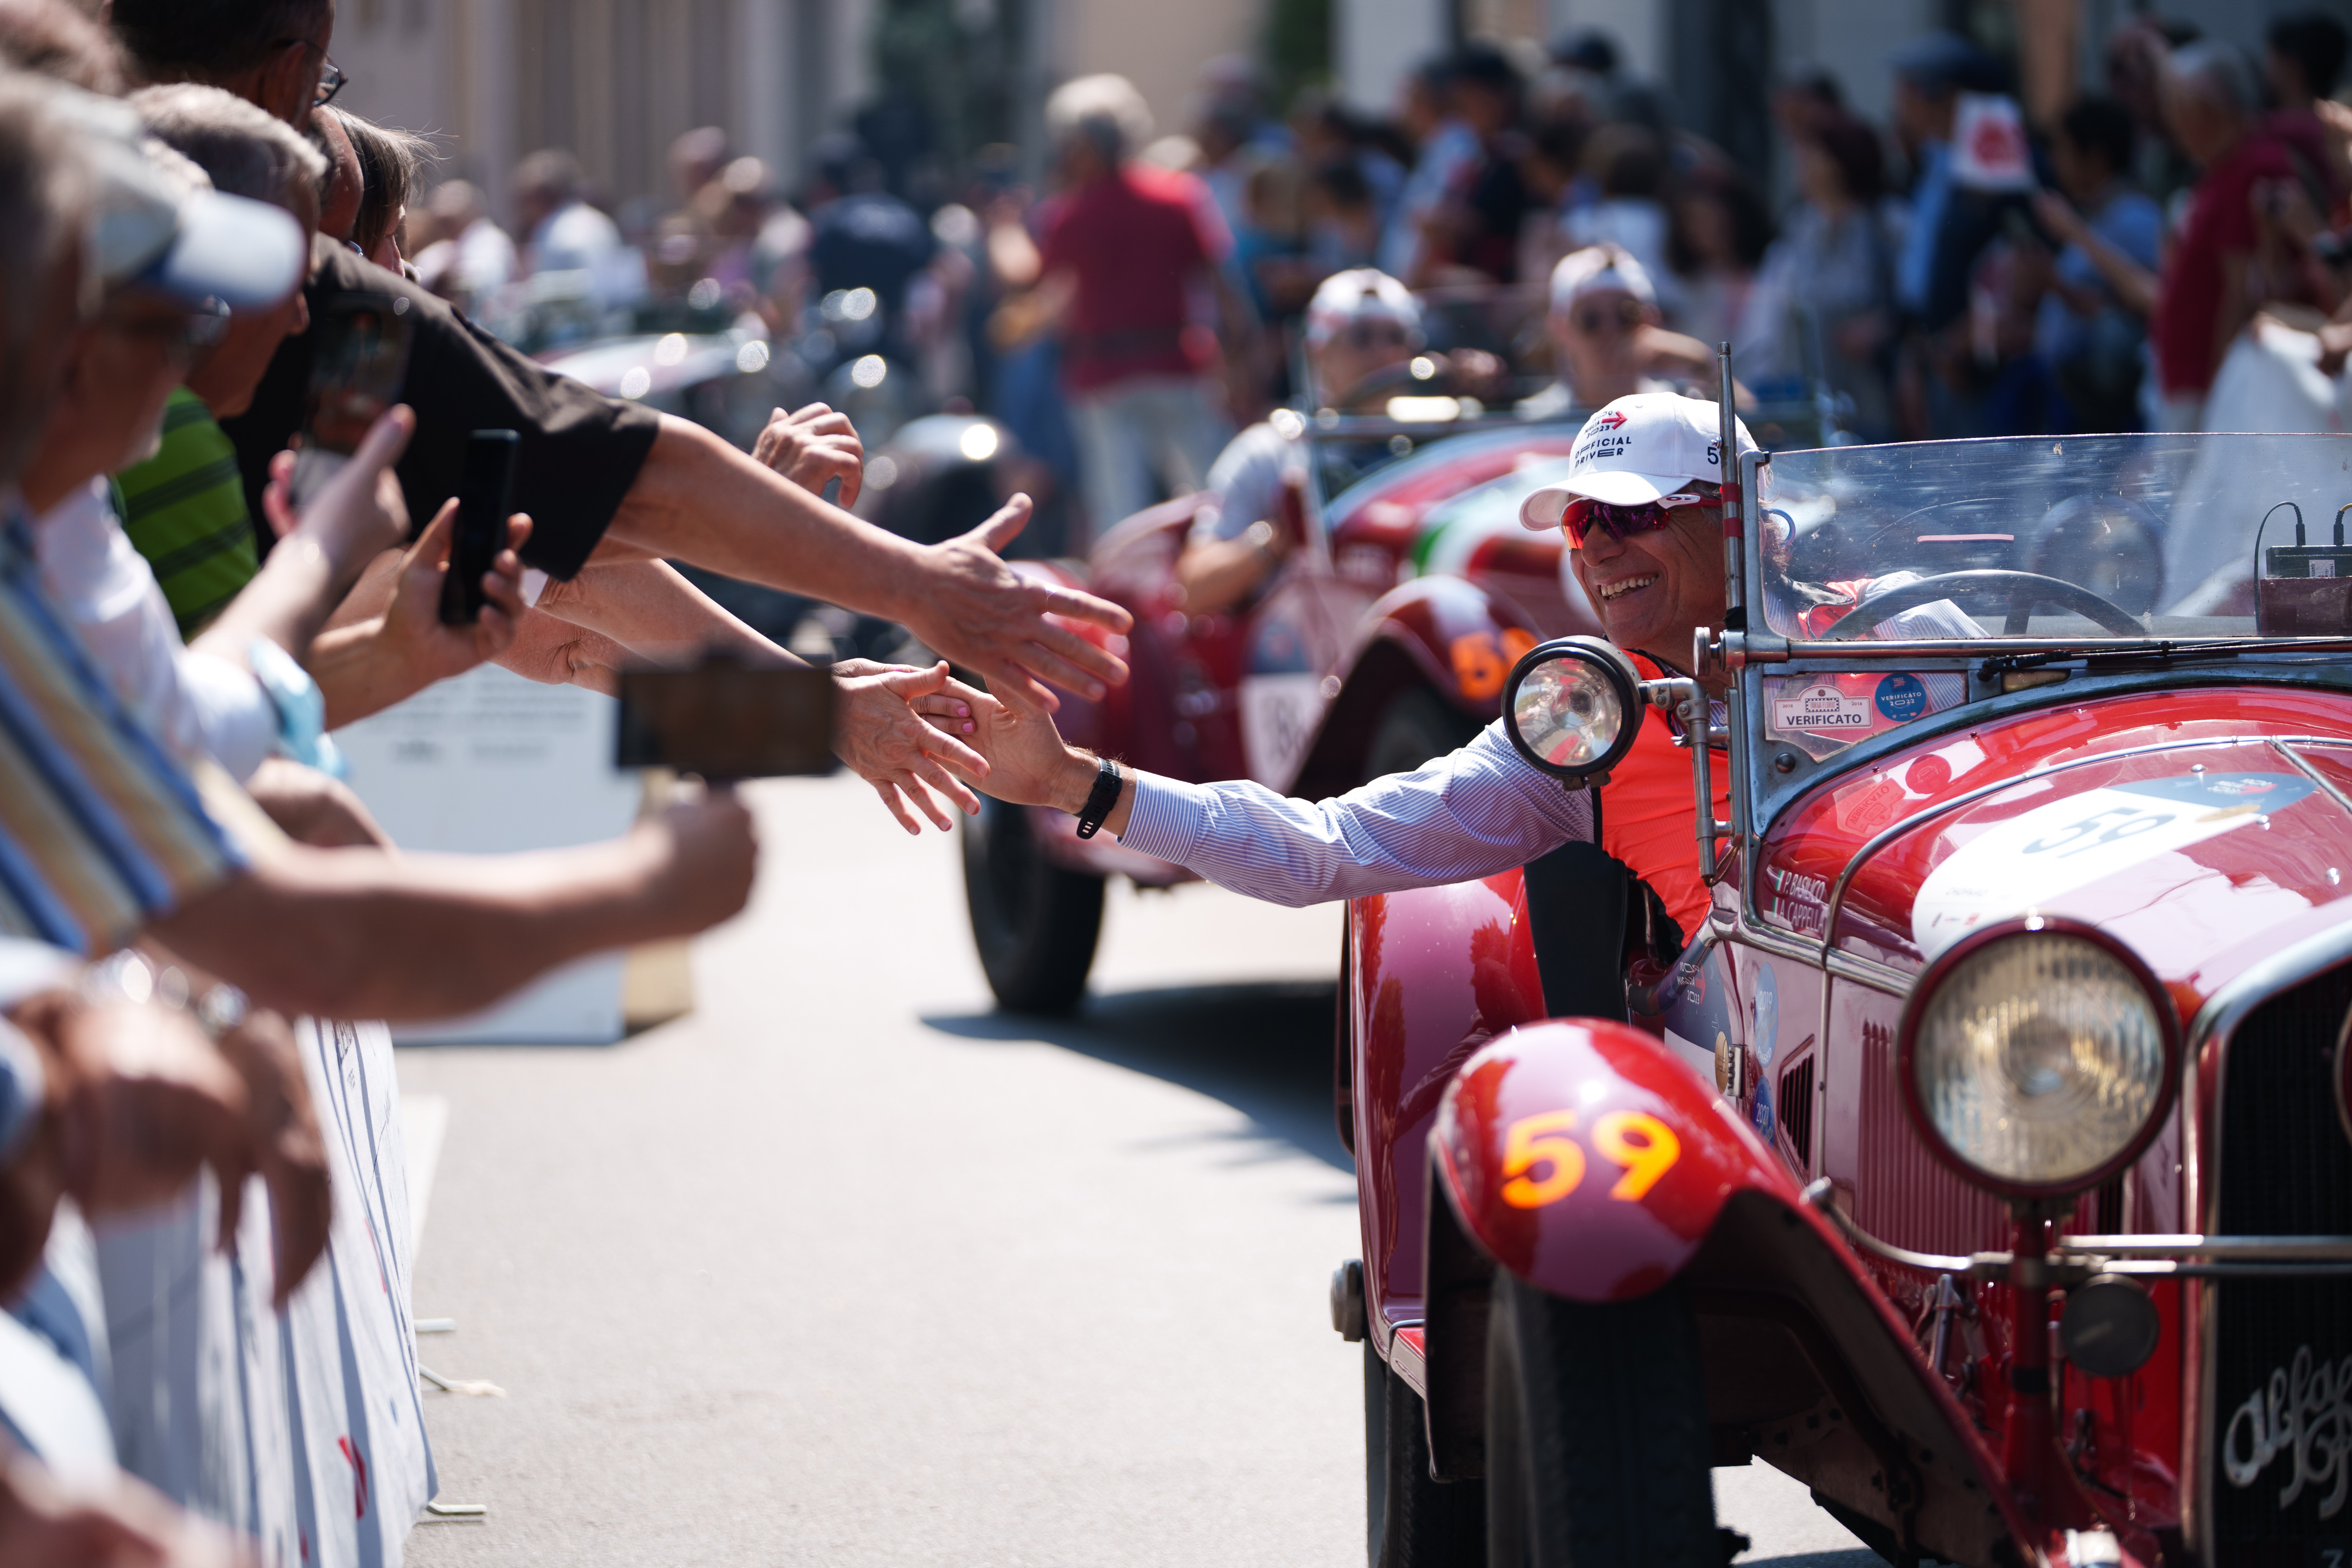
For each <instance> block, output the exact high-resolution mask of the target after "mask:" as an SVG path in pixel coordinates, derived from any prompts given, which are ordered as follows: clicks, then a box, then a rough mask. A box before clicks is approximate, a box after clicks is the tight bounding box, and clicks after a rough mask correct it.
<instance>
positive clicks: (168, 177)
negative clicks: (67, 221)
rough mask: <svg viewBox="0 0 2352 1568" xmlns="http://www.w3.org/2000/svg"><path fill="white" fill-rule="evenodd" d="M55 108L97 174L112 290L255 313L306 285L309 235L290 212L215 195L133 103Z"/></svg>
mask: <svg viewBox="0 0 2352 1568" xmlns="http://www.w3.org/2000/svg"><path fill="white" fill-rule="evenodd" d="M55 101H56V107H57V110H58V115H59V118H60V119H62V120H64V121H65V122H66V123H67V124H68V126H70V127H71V128H72V129H73V131H74V132H75V135H76V138H77V140H78V141H79V143H80V145H81V147H82V149H83V151H84V152H85V153H86V155H87V156H88V157H89V165H90V169H91V172H93V173H94V174H96V176H97V186H98V191H97V201H96V203H95V204H94V205H95V207H96V214H95V216H94V218H93V220H92V223H91V226H90V256H89V266H90V270H91V271H92V272H93V273H95V274H96V275H97V277H99V279H100V282H102V283H103V284H104V285H105V286H106V287H109V288H112V287H118V286H120V285H122V284H126V283H137V284H141V285H143V286H144V287H150V288H154V289H158V290H160V291H161V292H163V293H165V294H168V295H170V296H172V297H173V298H176V299H180V300H182V301H184V302H185V303H187V304H189V305H192V306H194V305H201V304H203V303H204V302H205V300H207V299H218V300H219V301H221V302H222V303H223V304H225V305H227V306H229V307H231V308H235V309H238V310H246V309H252V308H257V307H260V306H266V305H275V304H276V303H278V301H279V300H281V299H283V298H286V297H287V295H289V294H290V293H292V292H293V291H294V287H295V285H297V284H298V283H299V282H301V280H302V275H303V273H304V271H305V269H306V263H307V261H308V259H309V258H308V257H307V256H305V254H304V251H303V246H302V230H301V227H300V225H298V224H296V223H295V221H294V220H293V219H292V218H291V217H289V216H288V215H287V214H286V213H285V212H283V211H282V210H280V209H279V208H278V207H275V206H272V205H270V204H268V203H266V202H254V201H247V199H246V198H244V197H242V196H229V195H223V194H221V193H218V192H216V191H213V190H211V189H209V188H208V187H209V184H210V182H209V181H204V180H203V172H202V171H201V170H198V169H196V168H195V167H194V165H193V164H190V163H188V162H186V161H185V160H184V159H183V158H181V157H180V155H179V154H178V153H176V152H172V151H171V149H169V148H167V147H163V145H162V144H161V143H159V142H152V141H150V140H149V138H148V136H147V132H146V130H145V128H144V127H143V126H142V124H141V123H140V120H139V116H138V114H137V113H136V112H135V111H134V110H131V107H130V106H129V105H128V104H124V103H121V102H119V101H117V100H116V99H109V98H98V97H95V96H93V95H92V94H89V93H85V92H78V91H73V90H71V89H59V90H58V98H57V99H56V100H55ZM166 159H168V160H169V161H170V162H172V163H173V164H176V165H178V166H179V167H180V168H181V169H183V170H184V171H185V177H184V179H183V178H175V177H174V176H173V173H171V172H167V171H166V169H165V168H164V167H163V162H164V161H165V160H166ZM192 182H201V183H202V186H203V187H205V188H198V187H197V186H196V185H194V184H192Z"/></svg>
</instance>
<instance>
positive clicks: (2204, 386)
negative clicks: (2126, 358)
mask: <svg viewBox="0 0 2352 1568" xmlns="http://www.w3.org/2000/svg"><path fill="white" fill-rule="evenodd" d="M2164 100H2165V119H2166V120H2167V122H2168V124H2169V125H2170V126H2171V129H2172V137H2173V140H2174V141H2176V142H2178V143H2179V146H2180V150H2181V151H2182V152H2186V153H2187V154H2188V155H2189V159H2190V160H2191V161H2192V162H2195V163H2196V164H2197V165H2198V166H2199V167H2200V168H2201V169H2202V170H2203V171H2204V172H2203V174H2202V175H2201V176H2200V178H2199V179H2198V182H2197V186H2196V189H2195V190H2194V192H2193V193H2191V196H2190V200H2189V213H2188V216H2187V217H2186V218H2185V219H2183V220H2182V222H2181V225H2180V232H2179V236H2178V237H2177V238H2176V239H2175V240H2174V242H2173V246H2172V252H2171V254H2170V255H2169V256H2167V257H2166V258H2165V263H2164V272H2163V276H2162V277H2161V279H2160V280H2159V281H2158V285H2157V292H2156V309H2155V312H2154V313H2153V314H2152V315H2151V316H2150V317H2149V319H2148V340H2149V341H2150V342H2151V343H2153V344H2154V345H2155V349H2156V365H2157V371H2158V376H2159V378H2160V381H2161V384H2162V388H2163V399H2164V408H2163V420H2162V423H2163V424H2164V426H2165V427H2167V428H2169V429H2174V430H2195V429H2197V428H2198V426H2199V423H2200V418H2201V415H2202V413H2203V410H2204V402H2205V394H2206V392H2208V391H2209V390H2210V388H2211V387H2212V384H2213V375H2214V372H2215V371H2218V370H2219V369H2220V368H2221V356H2222V355H2223V354H2225V353H2226V352H2228V351H2229V346H2230V340H2231V339H2233V338H2235V337H2236V336H2237V335H2238V333H2239V332H2240V331H2241V330H2242V329H2243V328H2244V327H2245V325H2246V323H2247V322H2248V321H2249V320H2251V319H2252V317H2253V313H2254V308H2255V307H2256V306H2257V305H2259V304H2260V303H2261V300H2260V299H2259V298H2257V297H2256V291H2255V289H2254V288H2253V287H2252V286H2251V282H2250V278H2249V276H2248V273H2249V267H2250V265H2251V263H2252V260H2253V255H2254V247H2255V243H2256V239H2257V234H2256V227H2255V218H2254V209H2253V193H2254V190H2255V188H2256V187H2257V186H2258V185H2262V184H2264V183H2268V182H2271V181H2274V180H2291V179H2294V177H2295V168H2294V160H2293V159H2292V158H2291V157H2289V156H2288V153H2287V151H2286V148H2285V147H2284V145H2283V144H2282V143H2281V142H2280V141H2278V140H2277V138H2275V137H2274V136H2273V135H2271V134H2269V133H2268V132H2267V131H2263V129H2262V125H2261V114H2262V89H2261V85H2260V82H2259V80H2258V78H2256V76H2255V74H2254V68H2253V65H2252V61H2250V60H2248V59H2247V58H2246V57H2245V56H2244V55H2242V54H2241V53H2240V52H2239V51H2238V50H2236V49H2234V48H2232V47H2230V46H2229V45H2227V44H2215V43H2206V44H2197V45H2192V46H2191V47H2189V48H2186V49H2183V50H2181V51H2180V52H2179V54H2177V55H2175V56H2173V57H2172V61H2171V65H2170V68H2169V69H2168V71H2167V73H2166V79H2165V88H2164Z"/></svg>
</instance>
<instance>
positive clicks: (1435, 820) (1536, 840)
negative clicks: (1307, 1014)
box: [973, 698, 1592, 908]
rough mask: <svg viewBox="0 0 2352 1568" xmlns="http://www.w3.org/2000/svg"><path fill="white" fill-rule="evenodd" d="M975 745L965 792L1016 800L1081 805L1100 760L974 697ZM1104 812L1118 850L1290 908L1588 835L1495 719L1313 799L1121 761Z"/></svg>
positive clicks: (1417, 881)
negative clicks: (1356, 785)
mask: <svg viewBox="0 0 2352 1568" xmlns="http://www.w3.org/2000/svg"><path fill="white" fill-rule="evenodd" d="M982 702H983V704H985V706H984V707H983V708H982V712H981V714H980V717H982V719H983V720H984V721H985V722H982V723H981V724H980V725H979V733H978V734H977V735H976V736H974V737H973V744H974V746H975V747H977V748H978V749H979V750H980V751H981V752H982V754H984V755H986V756H987V757H988V758H989V761H990V763H991V765H992V767H993V768H994V769H995V770H994V771H993V772H992V773H991V774H990V775H989V777H988V779H987V780H986V781H985V782H984V783H981V784H979V785H977V786H976V787H977V788H979V789H982V790H985V791H986V792H987V793H989V794H992V795H995V796H997V797H998V798H999V799H1000V800H1011V801H1013V802H1015V803H1017V804H1027V805H1042V806H1054V807H1057V808H1059V809H1060V810H1065V811H1069V812H1071V813H1073V814H1076V813H1077V812H1079V811H1081V810H1084V809H1085V807H1086V804H1087V797H1088V795H1089V794H1090V793H1091V792H1092V791H1093V789H1094V788H1095V784H1096V781H1097V778H1098V777H1099V775H1100V771H1101V763H1100V759H1099V758H1096V757H1094V756H1093V755H1092V754H1090V753H1088V752H1085V751H1080V750H1077V749H1076V748H1075V747H1068V746H1065V745H1064V744H1063V743H1062V740H1061V737H1060V736H1059V735H1057V734H1055V733H1054V728H1053V723H1052V721H1051V719H1049V718H1047V717H1046V716H1044V715H1042V714H1034V715H1033V714H1026V713H1021V712H1018V711H1013V710H1007V709H1005V708H1004V707H1003V705H1001V704H996V703H992V702H988V701H987V699H984V698H983V699H982ZM1121 771H1122V772H1125V773H1126V781H1125V783H1123V784H1122V785H1121V787H1120V792H1119V800H1118V804H1117V805H1116V806H1114V807H1113V808H1112V810H1111V812H1110V815H1109V816H1108V818H1107V819H1106V820H1105V823H1104V831H1108V832H1111V833H1115V834H1117V835H1118V838H1119V841H1121V842H1123V843H1125V844H1126V845H1127V846H1128V847H1129V848H1130V849H1136V850H1140V851H1142V852H1144V853H1146V854H1150V855H1156V856H1158V857H1159V858H1160V859H1161V860H1166V861H1173V862H1175V863H1177V864H1178V865H1181V866H1185V867H1188V868H1190V869H1191V870H1192V871H1195V872H1198V873H1200V874H1201V875H1202V876H1204V877H1206V878H1208V879H1209V880H1210V881H1211V882H1213V883H1217V884H1218V885H1219V886H1220V887H1229V888H1231V889H1233V890H1234V892H1236V893H1245V894H1249V895H1250V896H1251V897H1252V898H1263V899H1265V900H1268V901H1269V902H1271V903H1275V904H1288V905H1290V906H1291V907H1293V908H1298V907H1302V906H1304V905H1306V904H1320V903H1322V902H1324V901H1325V900H1327V899H1334V898H1358V897H1361V896H1363V895H1364V894H1372V893H1394V892H1397V891H1399V890H1401V889H1403V888H1408V887H1436V886H1442V885H1444V883H1454V882H1465V881H1467V880H1469V879H1470V878H1473V877H1479V876H1491V875H1493V874H1495V873H1497V872H1505V871H1512V870H1516V869H1517V867H1519V866H1522V865H1525V864H1526V863H1527V862H1529V861H1531V860H1534V859H1535V858H1537V857H1538V856H1539V855H1541V854H1543V853H1545V852H1548V851H1549V850H1552V849H1554V848H1556V847H1558V846H1559V845H1560V844H1563V843H1567V842H1569V841H1572V840H1583V841H1589V840H1590V839H1591V837H1592V810H1591V800H1590V797H1589V796H1587V795H1586V794H1585V793H1584V792H1583V791H1581V790H1579V791H1577V792H1576V793H1574V794H1570V792H1569V791H1568V790H1566V789H1562V788H1561V787H1560V784H1559V780H1558V779H1552V778H1549V777H1548V776H1547V775H1545V774H1542V773H1538V771H1536V769H1534V768H1530V767H1528V765H1527V763H1525V762H1524V761H1522V760H1520V758H1519V756H1518V754H1517V752H1515V751H1513V750H1512V749H1511V743H1510V742H1509V741H1508V740H1507V739H1506V738H1505V737H1504V735H1503V729H1502V726H1501V725H1500V724H1499V723H1496V724H1493V725H1489V726H1488V727H1486V729H1485V730H1483V731H1481V732H1480V733H1479V734H1478V735H1477V736H1476V737H1474V738H1473V739H1472V740H1471V742H1470V743H1469V744H1468V745H1467V746H1465V747H1462V748H1461V749H1460V750H1459V751H1455V752H1454V753H1452V754H1450V755H1448V756H1445V757H1440V758H1434V759H1433V760H1432V761H1430V762H1429V763H1427V764H1426V765H1425V766H1423V767H1422V768H1418V769H1417V770H1415V771H1413V772H1411V773H1395V774H1391V775H1390V776H1389V777H1387V778H1385V779H1374V780H1373V781H1372V782H1370V784H1367V785H1364V786H1363V787H1362V788H1361V789H1351V790H1349V792H1348V793H1347V794H1345V795H1341V796H1339V797H1337V798H1335V799H1332V800H1320V801H1307V800H1290V799H1287V798H1286V797H1284V796H1281V795H1277V794H1276V793H1275V792H1274V791H1273V790H1271V789H1267V788H1266V787H1265V785H1263V784H1256V783H1252V782H1249V781H1247V780H1239V781H1234V782H1230V783H1223V784H1187V783H1183V782H1181V781H1180V780H1177V779H1163V778H1160V777H1159V776H1158V775H1156V774H1150V773H1135V772H1131V771H1128V770H1126V769H1122V770H1121Z"/></svg>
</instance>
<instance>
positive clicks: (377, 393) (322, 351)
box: [287, 292, 411, 511]
mask: <svg viewBox="0 0 2352 1568" xmlns="http://www.w3.org/2000/svg"><path fill="white" fill-rule="evenodd" d="M408 310H409V302H408V301H407V300H406V299H404V298H402V297H401V296H399V295H397V294H369V293H363V292H353V293H346V294H338V295H335V296H333V297H332V298H329V299H327V300H325V301H324V302H323V303H321V305H320V308H319V314H318V317H317V319H314V320H313V321H312V322H311V323H310V339H311V350H310V389H309V392H308V395H307V397H306V400H305V402H304V405H303V415H302V445H301V449H300V450H299V451H298V452H297V453H296V454H295V455H294V475H293V477H292V478H291V479H290V480H289V482H288V485H287V492H288V497H289V499H290V500H291V501H292V502H293V503H294V507H295V509H296V510H297V511H299V510H300V509H301V508H302V507H307V506H309V505H310V502H311V500H312V499H313V498H314V497H316V496H317V495H318V493H319V489H320V486H323V485H324V484H326V482H327V481H328V480H329V479H331V478H332V477H334V476H335V474H336V472H337V471H338V470H339V469H341V467H342V465H344V464H345V463H346V462H348V461H350V459H351V455H352V453H354V452H356V451H358V450H359V445H360V443H361V442H362V441H363V440H365V439H366V438H367V433H368V430H369V428H370V427H371V426H373V424H374V423H375V422H376V421H377V420H379V419H381V418H383V413H384V411H385V410H387V409H389V408H391V407H392V405H393V404H394V403H395V402H398V401H399V400H400V392H401V387H402V385H403V383H404V382H406V381H407V379H408V346H409V340H410V336H411V327H410V322H409V320H408Z"/></svg>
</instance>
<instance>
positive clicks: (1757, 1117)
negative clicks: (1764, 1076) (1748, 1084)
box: [1748, 1081, 1772, 1144]
mask: <svg viewBox="0 0 2352 1568" xmlns="http://www.w3.org/2000/svg"><path fill="white" fill-rule="evenodd" d="M1748 1121H1749V1123H1751V1124H1753V1125H1754V1126H1755V1128H1756V1135H1757V1136H1758V1137H1760V1138H1762V1139H1763V1140H1764V1141H1765V1142H1766V1143H1768V1144H1769V1143H1770V1142H1771V1141H1772V1086H1771V1085H1770V1084H1769V1083H1765V1082H1760V1081H1759V1082H1758V1083H1757V1085H1756V1103H1755V1104H1754V1105H1753V1106H1751V1107H1750V1108H1749V1110H1748Z"/></svg>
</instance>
